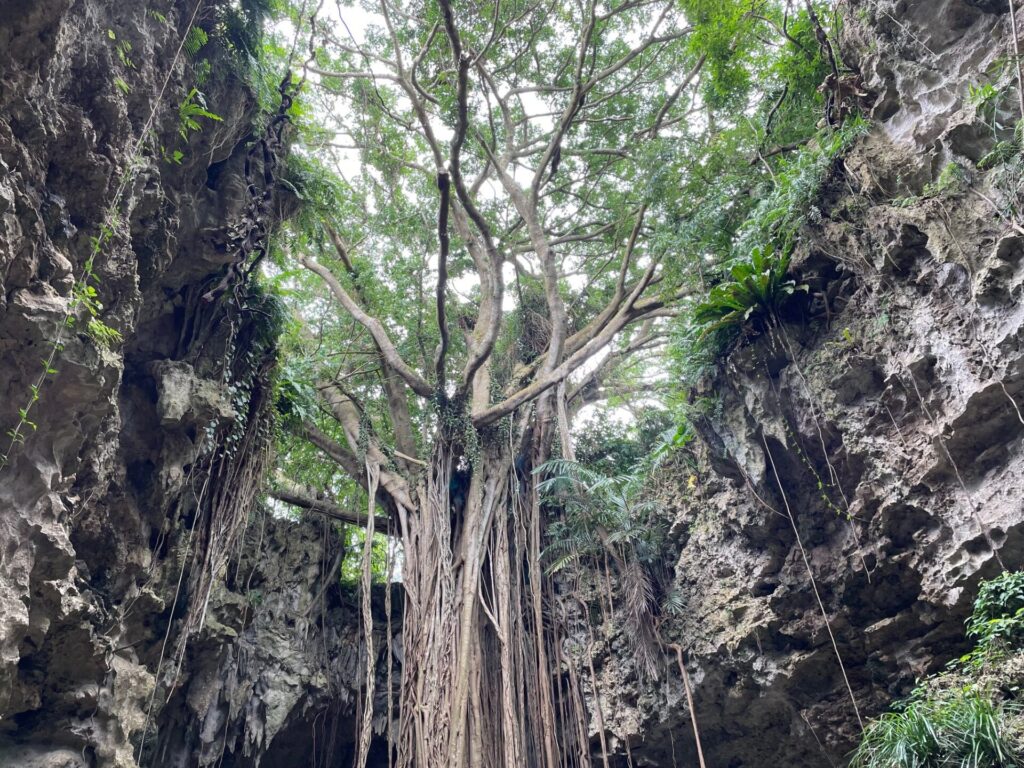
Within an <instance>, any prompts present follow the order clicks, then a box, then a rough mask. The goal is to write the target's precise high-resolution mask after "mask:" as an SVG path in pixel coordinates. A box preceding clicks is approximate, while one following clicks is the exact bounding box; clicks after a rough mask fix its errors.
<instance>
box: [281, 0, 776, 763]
mask: <svg viewBox="0 0 1024 768" xmlns="http://www.w3.org/2000/svg"><path fill="white" fill-rule="evenodd" d="M747 5H749V4H745V3H739V2H736V3H724V4H722V3H717V4H715V3H712V4H711V6H714V7H715V9H717V10H715V9H713V10H712V11H711V12H712V15H714V14H716V13H717V14H719V15H720V16H721V17H722V18H721V19H719V21H721V20H724V21H728V22H729V23H730V24H732V28H731V29H729V30H728V32H727V33H717V34H716V35H712V36H711V38H708V36H707V35H705V37H704V39H703V43H702V44H707V45H713V46H715V47H716V53H715V56H717V60H716V59H715V58H714V57H711V58H709V55H706V54H705V53H703V52H702V50H701V47H702V44H698V40H697V39H696V38H695V34H694V28H693V27H691V26H690V25H689V23H688V22H687V19H686V17H685V15H684V13H683V9H682V7H681V6H687V7H688V6H694V7H693V8H689V10H690V11H691V15H694V13H697V12H699V13H703V14H705V15H706V14H707V13H708V12H709V10H708V8H706V7H705V6H708V3H707V2H704V1H703V0H701V1H691V2H689V3H683V4H680V3H679V2H676V1H675V0H638V1H634V0H625V1H623V2H597V1H596V0H581V2H573V3H560V2H533V1H532V0H529V1H527V2H523V1H522V0H512V1H511V2H509V1H507V0H506V1H504V2H479V3H477V2H474V3H465V4H459V5H458V6H456V5H455V4H454V3H453V2H452V0H425V1H424V2H412V3H405V2H403V3H396V2H391V1H390V0H380V2H379V3H377V4H373V5H372V7H371V6H367V9H366V11H364V13H368V14H370V16H371V17H372V18H373V20H374V21H375V23H373V24H371V25H370V26H369V27H368V28H367V29H366V30H365V32H364V33H361V34H354V33H353V32H352V31H350V29H349V28H348V27H347V26H346V25H345V24H344V23H341V24H329V23H326V22H324V21H322V23H321V24H320V26H319V27H318V29H317V31H316V34H315V35H314V36H313V40H314V48H315V52H316V56H315V61H314V64H312V65H310V66H309V67H308V74H309V80H308V83H309V84H310V87H311V88H312V89H313V91H314V93H315V96H316V98H317V99H318V104H319V107H318V111H319V114H321V115H322V116H325V117H324V124H323V128H322V130H321V131H319V132H315V135H314V137H313V139H311V140H309V141H307V144H306V146H305V148H304V149H302V150H300V151H299V154H298V157H297V163H296V165H300V166H303V169H304V170H302V172H301V173H300V172H296V174H295V175H294V177H293V178H294V179H295V180H296V187H297V188H298V190H299V194H300V195H302V196H303V197H304V198H305V199H306V202H307V205H306V208H305V210H306V214H305V215H306V216H307V217H308V220H307V222H306V223H307V226H305V227H304V228H301V227H300V228H298V229H297V230H296V231H295V233H293V236H292V237H291V238H289V239H287V240H286V246H285V250H286V251H287V252H288V257H289V258H290V259H292V260H293V261H297V262H298V263H299V264H301V265H302V267H304V268H305V270H308V273H307V274H308V275H309V276H314V275H315V278H316V280H317V282H316V283H315V284H314V283H311V282H310V279H309V277H306V278H303V277H296V276H292V277H293V278H294V280H296V281H298V282H300V283H301V284H302V285H303V286H304V287H303V289H302V293H303V295H304V299H303V302H304V304H303V308H302V310H301V312H300V314H301V315H302V317H303V318H304V321H305V328H304V330H302V331H301V332H300V333H299V334H298V335H299V337H300V338H301V339H302V340H303V341H302V344H301V346H302V349H303V354H304V355H305V358H304V363H303V366H304V372H305V374H306V375H308V377H309V381H310V382H311V384H312V385H313V387H314V389H315V398H316V403H317V405H318V406H319V409H318V411H316V410H310V409H306V410H303V409H302V408H296V409H295V412H294V413H293V417H294V418H293V419H292V425H293V427H292V431H293V432H294V433H295V434H296V436H297V438H298V439H299V440H300V441H301V442H297V443H294V444H293V446H296V447H294V448H293V456H294V455H300V454H301V455H303V456H305V461H306V462H307V464H308V463H310V462H312V463H314V464H315V463H318V462H320V463H322V460H323V458H324V457H326V458H327V459H329V460H330V462H331V464H332V466H336V467H337V468H339V469H340V470H341V471H342V472H343V473H344V474H345V475H347V476H348V477H349V478H350V480H351V481H352V482H354V483H356V484H358V486H359V487H361V488H362V489H363V491H365V493H367V494H368V497H369V499H370V500H371V501H370V506H371V512H373V511H374V510H378V511H377V512H376V514H369V515H367V516H366V517H365V518H364V519H366V521H367V522H368V523H369V524H370V525H374V524H376V525H380V524H381V521H386V524H387V525H388V526H389V531H390V533H391V535H393V536H395V537H397V538H399V539H400V541H401V549H402V558H403V560H402V565H401V570H402V583H403V586H404V589H405V604H404V613H403V616H404V618H403V622H404V626H403V631H402V646H403V664H402V681H401V685H400V694H399V701H398V711H399V713H400V715H399V718H400V724H399V726H398V728H397V732H396V733H395V734H393V743H392V748H393V749H394V751H395V755H396V757H397V765H399V766H421V767H422V766H442V765H450V766H463V765H473V766H485V767H486V766H522V765H531V766H545V767H547V768H553V767H554V766H561V765H566V764H570V763H572V764H579V763H580V762H582V763H583V764H588V763H589V736H588V734H587V730H586V726H585V713H584V712H583V711H582V700H581V697H580V696H578V695H573V692H571V691H569V690H567V689H566V688H565V687H564V686H563V685H562V683H561V682H559V680H560V675H559V670H560V669H561V668H562V660H561V659H560V656H559V654H560V638H559V625H558V622H557V621H556V619H555V617H556V613H557V612H556V610H555V606H556V604H557V603H558V602H559V600H561V598H560V597H559V596H558V595H556V594H555V593H554V591H553V590H552V588H551V585H550V583H549V581H548V579H547V578H546V576H545V573H544V569H543V566H542V563H541V550H542V537H543V533H544V529H545V520H544V515H545V512H544V509H543V508H542V505H541V500H540V499H539V497H538V495H537V493H536V490H535V485H536V480H535V478H534V477H533V472H534V470H535V469H536V468H537V467H539V466H541V465H542V464H543V463H544V462H545V461H547V460H548V459H549V458H550V457H551V455H552V453H553V452H556V451H558V452H560V453H561V455H563V456H570V457H571V454H572V446H571V441H570V439H569V435H568V429H569V422H570V416H571V413H572V411H573V410H574V409H576V408H578V407H579V406H580V404H581V403H584V402H587V401H588V400H591V399H594V398H599V397H601V395H602V393H603V392H604V391H606V389H607V388H606V387H605V386H604V385H605V384H606V383H607V382H608V380H609V377H614V376H615V374H616V369H620V370H621V368H622V366H628V365H629V362H630V360H631V358H632V357H633V356H634V355H636V354H639V353H644V352H649V350H650V349H651V347H652V345H657V344H658V343H659V341H660V339H661V338H662V336H663V331H662V324H663V322H664V320H663V318H665V317H666V316H667V315H669V314H671V313H672V312H673V308H674V306H675V305H676V304H677V302H678V301H679V300H680V299H681V298H682V297H684V296H685V295H686V294H687V293H688V292H689V291H690V286H691V284H693V283H694V282H695V281H696V268H695V267H694V266H693V264H689V263H687V262H685V261H684V260H682V259H680V258H679V255H678V252H677V246H678V243H677V242H676V239H674V237H673V235H672V234H671V233H672V232H673V231H674V229H673V223H672V221H671V212H670V211H668V210H667V209H666V208H665V207H664V205H662V198H663V196H664V195H663V193H664V190H665V189H666V188H669V187H673V186H675V185H676V181H677V179H675V178H673V175H674V174H675V173H676V172H677V171H676V170H675V169H678V168H679V167H680V163H679V158H678V157H673V152H674V151H676V150H673V147H676V146H677V145H678V142H679V141H680V137H682V136H685V135H688V134H689V133H692V132H694V131H696V132H700V133H703V132H704V131H705V130H706V128H707V126H708V124H709V115H708V114H707V111H706V105H705V103H704V102H703V101H702V99H700V98H699V97H698V96H697V95H696V94H697V92H698V86H699V85H700V83H701V78H702V76H703V73H702V68H703V67H704V65H705V63H706V62H708V61H717V62H718V65H722V62H724V61H727V60H728V59H729V58H730V57H731V56H733V55H735V56H740V55H741V53H740V52H741V51H743V50H746V49H745V48H744V46H743V42H744V40H745V39H747V38H746V37H745V36H747V35H749V34H751V33H750V32H749V31H748V30H746V28H745V27H744V26H743V25H742V24H741V22H742V21H743V20H744V19H753V18H754V16H753V15H752V14H751V13H750V12H749V8H747V7H746V6H747ZM761 5H767V4H761ZM711 6H708V7H711ZM762 10H763V9H762ZM338 12H339V13H340V15H341V17H342V18H346V17H348V16H349V15H350V14H349V11H348V9H346V8H339V9H338ZM326 18H327V14H326V12H323V13H322V14H321V19H322V20H324V19H326ZM715 23H716V24H717V23H718V21H716V22H715ZM752 25H753V22H751V24H750V26H751V27H752ZM325 167H326V168H328V169H330V173H326V174H325V172H324V171H323V168H325ZM317 168H319V169H320V170H317ZM666 169H673V170H671V171H666ZM311 295H312V297H311ZM613 389H614V390H615V391H616V392H618V393H620V394H621V393H622V391H623V389H622V386H621V385H617V386H615V387H614V388H613ZM314 456H315V458H314ZM285 460H286V461H287V460H288V458H287V457H286V459H285ZM286 469H287V468H286ZM282 482H283V483H284V485H285V486H287V487H286V488H285V491H284V492H281V495H282V497H287V499H288V500H289V501H290V502H292V503H299V504H300V505H302V504H305V505H306V506H312V505H314V504H319V505H320V507H321V508H322V507H323V506H324V505H325V503H324V502H323V501H319V502H317V501H315V500H313V499H304V498H303V492H302V489H301V488H296V487H294V484H292V483H289V482H288V481H282ZM324 482H325V483H330V482H331V481H330V480H329V473H324ZM375 518H376V521H377V522H376V523H375V522H374V521H375ZM367 573H368V571H367ZM364 610H365V611H366V612H367V613H368V604H365V605H364ZM368 684H370V685H372V676H370V677H368ZM368 724H369V720H368V719H367V720H366V728H364V731H363V733H362V736H361V745H360V750H361V754H362V758H363V759H364V760H365V756H366V750H367V747H368V741H369V728H368Z"/></svg>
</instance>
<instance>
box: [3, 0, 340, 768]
mask: <svg viewBox="0 0 1024 768" xmlns="http://www.w3.org/2000/svg"><path fill="white" fill-rule="evenodd" d="M168 5H170V7H168ZM224 5H226V3H225V4H221V3H217V2H207V3H203V4H200V5H199V11H198V13H197V15H196V17H195V24H196V25H197V26H200V27H203V26H205V27H206V28H207V29H208V30H209V31H210V42H209V43H208V44H206V46H204V48H203V49H202V54H201V56H198V57H195V58H194V57H192V56H191V55H190V54H189V53H188V52H185V51H183V50H182V45H181V42H182V39H183V36H184V35H185V33H186V30H187V28H188V27H189V22H190V21H191V20H192V16H193V12H194V11H195V10H196V8H197V5H196V4H195V3H193V2H191V1H186V0H176V1H175V2H171V3H169V4H168V3H160V4H159V7H157V4H153V3H145V2H141V3H131V2H129V3H126V2H118V1H116V0H0V424H2V425H3V431H4V432H6V431H7V430H8V429H12V428H14V427H15V425H16V424H17V422H18V420H19V408H23V407H25V406H26V404H27V403H28V402H29V400H30V397H31V393H32V385H33V383H34V382H36V381H37V377H38V376H39V374H40V371H41V366H42V363H41V359H43V358H46V357H47V356H48V354H49V350H50V349H51V348H52V346H53V343H54V340H56V339H59V343H60V348H59V350H58V352H57V354H56V356H55V363H54V368H55V369H56V372H55V373H53V374H51V375H48V376H47V377H46V380H45V382H44V383H43V385H42V387H41V389H40V399H39V401H38V402H37V403H35V404H34V405H33V406H32V407H31V411H30V415H29V418H30V420H31V421H32V422H33V423H34V425H26V426H25V428H24V430H23V434H24V441H23V442H22V441H20V440H18V441H16V442H15V444H14V445H13V447H12V448H11V449H10V450H7V447H6V439H5V440H4V448H3V451H2V452H3V453H4V454H8V458H7V460H6V462H4V464H5V465H4V466H3V467H2V468H0V765H4V766H7V765H11V766H14V765H17V766H54V767H55V766H62V767H63V766H111V767H115V766H116V767H117V768H127V767H128V766H136V765H137V764H139V762H138V758H139V757H140V755H141V756H142V758H143V759H142V760H141V764H142V765H147V766H148V765H161V766H164V765H175V766H178V765H180V766H186V765H188V766H194V765H209V764H213V763H218V764H221V765H235V766H252V765H258V764H260V762H261V759H262V760H263V764H264V765H280V764H286V763H287V761H286V760H284V759H283V758H280V755H281V754H282V753H283V752H284V751H288V752H289V753H290V754H294V755H296V756H298V757H299V759H301V757H302V756H303V755H307V756H311V755H313V754H314V750H315V754H316V755H318V756H321V757H323V760H321V761H320V762H317V764H340V763H330V762H327V763H324V762H323V761H325V760H327V757H326V756H328V755H330V754H335V755H336V757H337V759H339V760H341V759H344V756H345V754H346V753H345V750H346V749H348V748H350V747H349V746H346V745H350V742H351V737H350V733H351V732H352V731H353V728H354V726H352V727H349V726H348V725H346V718H349V719H351V717H352V711H353V707H354V696H353V694H352V692H351V691H350V690H349V688H348V687H346V686H347V681H351V680H355V679H358V678H357V676H356V671H357V667H358V666H359V664H360V661H359V658H358V653H359V647H360V646H359V643H358V642H356V641H355V639H354V638H353V637H352V633H353V629H352V627H355V626H358V624H357V623H355V622H353V621H352V620H351V617H350V615H349V613H348V609H347V608H346V607H345V604H346V603H345V602H344V600H343V596H342V595H341V593H340V592H339V590H338V586H337V584H336V583H335V582H336V580H334V579H332V578H331V577H329V576H327V575H325V574H327V573H328V565H329V564H330V563H332V562H336V558H337V556H338V553H339V552H340V551H341V542H340V541H339V540H338V539H337V537H336V536H335V535H334V534H333V533H332V532H331V531H330V530H320V529H318V528H315V527H311V526H310V525H306V526H296V525H290V524H286V523H285V522H281V521H276V520H274V519H273V518H272V517H270V516H268V515H267V514H265V513H259V514H257V516H256V517H254V518H253V519H252V520H250V521H249V523H248V526H247V529H246V534H245V537H244V540H243V543H242V546H241V547H240V550H239V551H242V552H244V553H245V554H244V555H241V556H236V557H233V558H232V560H231V562H230V563H229V564H228V566H227V568H226V570H225V569H223V568H222V569H220V570H219V571H218V573H217V577H218V580H219V583H218V584H217V585H216V586H215V588H214V590H213V593H212V595H211V597H210V600H209V604H208V606H207V607H206V610H205V612H204V616H205V621H204V625H203V629H202V631H201V632H200V633H198V634H197V635H196V636H194V637H192V638H191V639H190V642H189V643H188V645H187V646H185V648H184V651H182V649H181V646H180V645H179V644H178V638H179V636H180V634H181V631H180V630H181V626H182V621H183V616H184V615H185V613H186V611H187V610H188V608H189V606H191V605H193V604H194V602H195V600H196V599H197V596H196V595H193V594H189V589H190V587H191V585H192V584H193V583H194V579H193V578H192V576H193V570H194V568H195V560H196V554H195V553H196V552H197V551H198V549H199V548H200V546H201V545H202V543H203V541H204V538H203V537H204V527H205V526H206V525H207V518H206V517H204V515H205V514H206V513H205V512H204V511H203V507H202V505H200V504H199V503H198V501H197V500H198V499H200V498H202V497H203V492H204V488H203V479H202V478H203V473H202V472H201V471H200V469H201V467H202V456H203V453H204V445H203V443H204V440H205V439H206V436H207V435H208V434H209V431H210V430H214V429H217V428H220V427H222V426H223V425H230V424H231V423H232V422H233V421H234V420H237V419H239V418H241V416H240V412H239V410H238V399H237V395H236V393H234V392H233V391H232V390H230V389H229V386H228V383H227V380H228V379H230V374H231V372H230V371H228V370H226V369H227V368H228V367H229V362H226V361H230V360H231V359H232V357H233V355H234V354H235V353H237V352H238V348H239V347H240V346H241V345H242V344H243V342H242V341H241V340H243V339H247V340H250V341H246V342H244V343H246V344H249V346H250V347H252V346H253V345H256V346H257V347H258V344H256V342H251V339H253V338H255V336H254V329H255V327H256V326H255V325H254V324H255V323H258V318H257V317H256V315H257V314H258V313H247V312H246V311H244V310H243V309H242V308H240V307H239V306H236V305H235V304H234V302H233V300H232V299H233V297H232V296H231V295H230V292H229V295H227V296H225V297H224V298H223V299H222V300H219V301H215V302H206V301H203V300H202V299H201V295H202V294H203V293H205V292H206V291H208V290H209V289H210V287H211V286H213V285H214V284H215V283H216V282H217V280H218V278H219V276H220V274H221V273H222V271H223V267H224V265H225V264H227V263H228V262H229V261H230V260H231V258H232V254H231V253H229V251H228V249H227V245H226V244H227V238H228V229H229V227H230V226H231V225H232V224H233V223H235V222H237V221H238V220H239V218H240V216H241V213H242V211H243V207H244V205H245V203H246V202H247V201H246V200H245V199H244V197H243V191H244V186H245V179H244V175H243V172H242V168H243V162H244V157H245V154H246V151H247V145H248V143H249V142H250V141H251V140H252V138H253V132H254V130H258V126H254V121H255V100H254V98H253V95H252V92H251V90H250V88H249V87H248V86H247V85H246V82H245V78H244V77H242V76H241V75H240V74H239V72H240V71H241V70H240V69H239V67H238V66H237V64H236V62H235V60H234V59H232V57H231V55H230V54H229V52H228V51H227V50H226V48H225V47H224V46H223V45H222V44H221V43H219V42H218V39H217V36H216V34H215V32H214V30H215V24H216V19H217V14H218V13H219V11H220V9H222V8H223V6H224ZM201 59H205V60H208V61H209V64H210V66H209V71H208V73H207V74H206V75H202V74H201V72H200V60H201ZM203 66H204V67H205V65H203ZM200 81H201V82H200ZM193 87H201V89H202V91H203V92H205V95H206V99H207V103H208V104H209V105H210V107H211V109H213V110H214V111H215V112H216V113H217V114H218V115H219V116H220V117H221V118H222V119H221V120H220V121H212V120H201V122H202V123H203V125H202V130H201V131H197V132H190V136H189V138H188V141H187V143H186V142H185V141H184V140H183V139H182V137H181V136H179V133H178V131H179V128H180V118H179V106H180V105H181V104H182V102H183V101H184V100H185V99H186V98H187V96H188V94H189V92H190V90H191V89H192V88H193ZM140 148H141V151H140ZM177 151H180V152H181V153H182V154H181V156H180V158H178V159H177V160H175V155H174V153H175V152H177ZM129 170H130V172H129ZM119 188H120V190H119ZM275 205H276V206H277V208H278V209H282V207H284V206H286V205H287V201H284V200H279V201H277V203H276V204H275ZM111 211H114V212H116V218H114V219H111V218H110V217H109V213H110V212H111ZM104 221H106V222H108V224H111V226H110V232H109V234H107V235H104V236H103V243H102V247H101V248H100V249H99V250H98V252H96V253H95V258H94V264H93V266H92V269H93V273H94V274H93V275H92V276H91V277H89V278H88V279H86V277H85V272H86V268H87V264H88V263H89V261H90V256H91V254H92V253H93V251H94V250H95V249H94V247H93V241H92V238H94V237H98V236H101V232H102V225H103V223H104ZM86 283H88V284H89V285H91V286H92V287H94V288H95V289H96V291H97V296H96V299H97V300H98V301H99V302H100V303H101V304H102V308H101V309H100V310H99V316H98V319H99V320H100V321H102V322H103V323H104V324H105V325H106V326H108V327H109V328H112V329H114V330H116V331H117V332H118V333H119V334H120V335H121V336H122V337H123V343H118V344H113V345H110V346H109V348H108V346H107V345H104V344H103V343H102V342H101V341H97V340H96V338H95V337H94V335H90V334H89V333H87V332H86V320H87V319H88V318H87V317H86V316H82V315H83V313H82V312H81V311H78V312H72V317H71V322H70V324H69V325H67V326H65V327H63V330H61V328H62V324H63V323H64V322H65V317H66V316H67V315H68V313H69V311H71V310H70V309H69V308H73V307H74V306H75V300H74V295H75V291H76V290H81V289H82V287H83V286H84V285H85V284H86ZM242 351H243V352H245V351H254V352H255V353H256V354H257V355H263V356H268V355H272V354H273V350H272V349H268V348H266V347H265V346H264V347H263V348H257V349H255V350H252V349H250V350H242ZM257 534H258V537H256V536H257ZM314 601H316V605H314ZM158 682H159V685H157V683H158ZM143 734H145V739H144V737H143ZM311 738H312V741H310V739H311ZM143 741H145V744H143ZM274 755H278V756H279V757H278V758H275V757H274ZM264 758H265V759H264ZM312 759H313V758H312V757H311V758H310V760H311V761H312ZM309 764H312V762H310V763H309Z"/></svg>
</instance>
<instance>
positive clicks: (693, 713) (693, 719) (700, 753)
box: [669, 644, 707, 768]
mask: <svg viewBox="0 0 1024 768" xmlns="http://www.w3.org/2000/svg"><path fill="white" fill-rule="evenodd" d="M669 648H672V649H673V650H674V651H675V652H676V662H677V663H678V664H679V674H680V675H681V676H682V678H683V690H685V691H686V706H687V707H689V709H690V723H691V724H692V725H693V739H694V741H695V742H696V743H697V762H698V763H700V768H707V764H706V763H705V762H704V748H703V747H702V746H701V743H700V729H699V728H698V727H697V709H696V707H694V705H693V690H692V689H691V688H690V674H689V673H688V672H687V671H686V664H685V663H684V661H683V647H682V646H681V645H677V644H672V645H670V646H669ZM672 762H673V763H675V742H673V743H672Z"/></svg>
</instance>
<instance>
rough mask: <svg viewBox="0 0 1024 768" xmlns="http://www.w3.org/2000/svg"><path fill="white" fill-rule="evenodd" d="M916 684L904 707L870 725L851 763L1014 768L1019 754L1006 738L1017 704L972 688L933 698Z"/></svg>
mask: <svg viewBox="0 0 1024 768" xmlns="http://www.w3.org/2000/svg"><path fill="white" fill-rule="evenodd" d="M921 690H922V689H918V692H916V693H915V695H913V696H912V697H911V698H910V700H909V701H908V702H906V703H905V704H904V705H903V709H902V710H900V711H897V712H889V713H886V714H884V715H882V716H881V717H879V718H878V719H877V720H875V721H873V722H872V723H870V724H869V725H868V727H867V728H866V729H865V731H864V737H863V739H862V740H861V743H860V746H859V747H858V748H857V751H856V752H855V753H854V755H853V759H852V760H851V762H850V766H851V768H945V766H949V767H950V768H1011V767H1013V766H1017V765H1018V764H1019V762H1018V761H1019V759H1020V756H1019V755H1018V754H1017V752H1016V750H1015V749H1014V746H1013V745H1012V744H1011V743H1010V742H1009V740H1008V739H1007V738H1006V736H1005V733H1006V730H1007V728H1006V719H1007V717H1008V716H1009V715H1011V714H1016V711H1017V706H1016V705H1013V704H1008V703H996V702H994V701H993V700H992V698H991V697H989V696H986V695H984V694H983V693H981V692H979V691H976V690H974V689H972V688H966V689H964V688H961V689H957V690H954V691H952V692H950V693H948V694H947V695H945V696H942V697H939V698H935V697H929V696H926V695H924V694H923V693H922V692H921Z"/></svg>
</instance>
